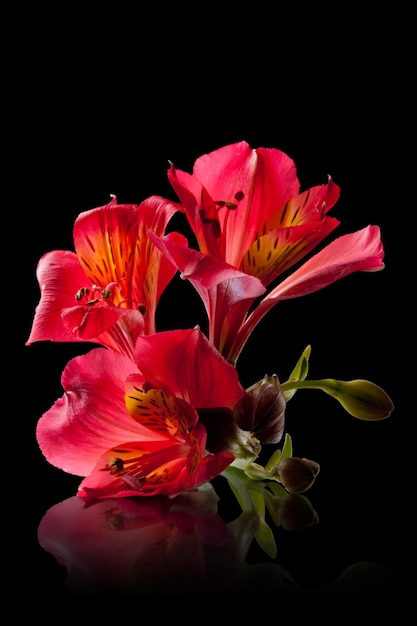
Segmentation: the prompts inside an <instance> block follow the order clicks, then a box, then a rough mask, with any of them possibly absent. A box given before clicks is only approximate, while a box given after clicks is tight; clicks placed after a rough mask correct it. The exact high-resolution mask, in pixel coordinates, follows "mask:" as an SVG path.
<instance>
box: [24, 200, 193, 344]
mask: <svg viewBox="0 0 417 626" xmlns="http://www.w3.org/2000/svg"><path fill="white" fill-rule="evenodd" d="M179 208H180V206H179V205H178V204H176V203H172V202H169V201H168V200H165V199H163V198H161V197H159V196H151V197H149V198H147V199H146V200H144V201H143V202H142V203H141V204H139V205H135V204H118V203H117V199H116V198H115V197H113V198H112V200H111V201H110V202H109V203H108V204H106V205H104V206H101V207H97V208H95V209H91V210H89V211H85V212H83V213H81V214H80V215H79V216H78V218H77V219H76V221H75V223H74V229H73V238H74V247H75V252H72V251H69V250H53V251H52V252H48V253H46V254H45V255H44V256H43V257H42V258H41V259H40V261H39V264H38V267H37V272H36V274H37V279H38V282H39V286H40V289H41V298H40V301H39V304H38V306H37V308H36V311H35V316H34V320H33V325H32V329H31V332H30V336H29V339H28V341H27V343H26V345H30V344H32V343H34V342H35V341H44V340H50V341H60V342H69V341H71V342H82V341H84V342H85V341H88V342H93V343H99V344H101V345H104V346H107V347H110V348H112V349H114V350H117V351H119V352H121V353H123V354H126V355H127V356H132V354H133V347H134V344H135V340H136V338H137V336H139V335H143V334H151V333H153V332H155V310H156V306H157V304H158V301H159V298H160V296H161V294H162V292H163V291H164V289H165V288H166V286H167V285H168V283H169V282H170V281H171V279H172V278H173V275H174V273H175V268H173V267H172V264H171V263H169V262H168V261H167V259H166V258H165V257H164V256H163V255H161V252H160V251H159V250H158V249H157V248H155V246H154V245H153V244H152V242H151V241H150V240H149V239H148V237H147V231H148V230H149V229H151V230H152V231H153V232H154V233H157V234H158V235H160V236H162V235H164V234H165V230H166V227H167V225H168V223H169V221H170V219H171V217H172V216H173V215H174V213H175V212H176V211H178V210H179ZM167 239H168V240H169V241H172V242H175V243H176V244H177V245H179V246H180V247H181V246H183V245H186V239H185V237H184V236H183V235H181V234H180V233H176V232H172V233H170V234H168V235H167Z"/></svg>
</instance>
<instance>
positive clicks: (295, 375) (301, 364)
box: [283, 345, 311, 402]
mask: <svg viewBox="0 0 417 626" xmlns="http://www.w3.org/2000/svg"><path fill="white" fill-rule="evenodd" d="M310 354H311V346H310V345H309V346H307V347H306V348H305V349H304V351H303V353H302V355H301V356H300V358H299V359H298V361H297V363H296V366H295V367H294V369H293V371H292V372H291V374H290V377H289V379H288V381H287V382H294V381H297V380H305V379H306V378H307V374H308V367H309V366H308V360H309V358H310ZM296 391H297V389H289V390H288V391H283V393H284V398H285V400H286V402H288V401H289V400H291V398H292V397H293V395H294V394H295V392H296Z"/></svg>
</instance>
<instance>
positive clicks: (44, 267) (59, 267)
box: [26, 250, 87, 346]
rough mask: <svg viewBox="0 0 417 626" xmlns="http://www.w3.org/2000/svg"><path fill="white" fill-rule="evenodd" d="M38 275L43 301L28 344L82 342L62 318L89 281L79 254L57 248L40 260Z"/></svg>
mask: <svg viewBox="0 0 417 626" xmlns="http://www.w3.org/2000/svg"><path fill="white" fill-rule="evenodd" d="M36 276H37V279H38V283H39V287H40V290H41V297H40V300H39V304H38V306H37V307H36V311H35V316H34V320H33V324H32V328H31V331H30V335H29V338H28V340H27V342H26V345H27V346H29V345H30V344H32V343H34V342H35V341H47V340H49V341H63V342H64V341H72V342H75V341H82V339H80V338H79V337H76V336H74V335H73V333H72V332H71V329H69V328H68V327H67V326H66V325H64V324H63V322H62V319H61V311H62V309H66V308H69V307H73V306H74V305H75V304H76V300H75V294H76V293H77V291H78V290H79V289H80V287H82V286H83V285H84V284H85V283H86V282H87V277H86V275H85V273H84V270H83V268H82V267H81V265H80V262H79V261H78V258H77V255H76V254H75V253H74V252H70V251H69V250H53V251H52V252H48V253H46V254H44V255H43V256H42V257H41V259H40V260H39V263H38V266H37V269H36Z"/></svg>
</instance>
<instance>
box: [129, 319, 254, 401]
mask: <svg viewBox="0 0 417 626" xmlns="http://www.w3.org/2000/svg"><path fill="white" fill-rule="evenodd" d="M135 359H136V362H137V364H138V368H139V370H140V372H141V374H142V375H143V377H144V378H145V379H146V380H147V381H148V382H149V383H150V384H151V385H152V386H154V387H156V388H162V389H166V388H168V389H169V390H170V391H171V393H173V395H175V396H178V397H180V398H183V399H184V400H186V401H187V402H189V404H191V406H193V407H195V408H196V409H198V408H206V409H207V408H214V407H229V408H233V406H234V405H235V403H236V402H237V401H238V400H239V398H241V397H242V396H243V395H244V393H245V391H244V389H243V387H242V385H241V384H240V382H239V379H238V374H237V371H236V369H235V368H234V367H233V366H232V365H231V364H230V363H227V361H226V360H225V359H224V358H223V357H222V356H221V354H220V353H219V352H218V351H217V350H216V349H215V348H214V346H213V345H212V344H211V343H210V342H209V340H208V339H207V337H206V336H205V335H204V334H203V333H202V332H201V331H200V330H199V329H198V328H195V329H187V330H173V331H162V332H158V333H155V334H153V335H149V336H143V337H139V338H138V340H137V342H136V349H135Z"/></svg>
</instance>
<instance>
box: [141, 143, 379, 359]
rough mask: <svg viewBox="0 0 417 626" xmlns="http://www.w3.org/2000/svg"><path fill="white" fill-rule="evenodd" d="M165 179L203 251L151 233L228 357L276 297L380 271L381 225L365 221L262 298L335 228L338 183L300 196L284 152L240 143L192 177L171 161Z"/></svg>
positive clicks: (197, 167) (200, 164)
mask: <svg viewBox="0 0 417 626" xmlns="http://www.w3.org/2000/svg"><path fill="white" fill-rule="evenodd" d="M168 177H169V180H170V182H171V184H172V186H173V188H174V189H175V191H176V193H177V195H178V197H179V198H180V200H181V202H182V204H183V205H184V211H185V214H186V217H187V219H188V222H189V223H190V226H191V228H192V229H193V231H194V234H195V236H196V240H197V244H198V248H199V250H198V251H197V250H191V249H190V248H188V247H182V248H180V247H179V246H177V245H176V244H175V242H170V241H168V240H167V239H166V238H165V239H164V238H163V237H162V238H161V237H158V236H155V235H154V234H152V233H150V235H149V236H150V237H151V239H152V241H153V242H154V243H155V245H159V247H160V249H161V250H162V252H164V254H165V255H166V256H167V258H169V259H170V260H171V262H172V263H173V264H174V265H175V266H176V267H177V269H178V270H179V271H180V272H181V275H182V277H183V278H186V279H188V280H190V281H191V283H192V284H193V285H194V287H195V289H196V290H197V291H198V293H199V295H200V296H201V298H202V300H203V302H204V306H205V308H206V312H207V315H208V319H209V338H210V340H211V341H213V343H214V345H215V346H216V347H217V348H218V350H220V352H221V353H222V354H223V355H224V356H225V357H226V358H227V360H229V361H230V362H231V363H236V360H237V358H238V356H239V354H240V352H241V350H242V348H243V346H244V344H245V343H246V341H247V339H248V337H249V335H250V334H251V332H252V331H253V329H254V327H255V325H256V324H257V323H258V322H259V320H260V318H261V317H263V316H264V315H265V313H266V312H267V311H268V310H269V309H270V308H271V307H272V306H274V305H275V304H276V303H277V302H278V300H282V299H285V298H294V297H297V296H300V295H304V294H306V293H311V292H313V291H315V290H318V289H322V288H323V287H325V286H326V285H329V284H331V283H333V282H335V281H336V280H339V279H340V278H342V277H343V276H346V275H348V274H350V273H351V272H355V271H373V270H377V269H382V268H383V267H384V265H383V262H382V259H383V248H382V244H381V240H380V232H379V229H378V227H377V226H368V227H367V228H365V229H363V230H362V231H358V232H356V233H353V234H350V235H346V236H345V237H340V238H339V239H338V240H336V241H334V242H333V243H332V244H330V245H329V246H328V247H327V248H325V249H324V250H323V251H321V252H319V253H318V254H317V255H316V256H315V257H313V258H312V259H310V260H309V261H307V263H305V264H304V265H303V266H301V268H299V269H297V270H296V271H295V272H293V273H292V274H290V275H289V276H287V278H285V280H283V282H282V283H281V285H278V286H276V287H275V288H274V289H272V291H270V292H269V293H268V294H266V295H265V292H266V290H267V287H269V286H271V287H272V285H271V283H272V282H273V281H276V280H277V279H278V278H279V277H281V276H282V275H283V273H284V272H285V273H288V271H289V270H291V269H292V268H293V267H294V265H295V264H296V263H298V262H299V261H301V260H303V259H304V258H305V257H306V255H307V254H308V253H309V252H311V251H312V250H313V249H314V248H315V247H317V245H318V244H319V243H320V242H321V241H322V240H323V239H324V238H325V237H327V236H328V235H329V234H330V233H331V232H332V231H333V230H334V229H335V228H336V227H337V226H338V224H339V221H338V220H336V219H335V218H332V217H329V216H328V212H329V210H330V209H331V208H332V207H333V205H334V204H335V202H336V201H337V200H338V198H339V194H340V189H339V187H338V186H337V185H336V184H335V183H334V182H333V181H332V180H331V178H329V180H328V182H327V184H325V185H319V186H316V187H312V188H310V189H308V190H306V191H304V192H300V184H299V181H298V178H297V175H296V170H295V165H294V163H293V161H292V160H291V159H290V158H289V157H288V156H287V155H285V154H284V153H283V152H281V151H279V150H276V149H267V148H258V149H252V148H251V147H250V146H249V145H248V144H247V143H246V142H240V143H236V144H232V145H229V146H225V147H223V148H221V149H220V150H216V151H214V152H212V153H210V154H207V155H204V156H202V157H200V158H199V159H197V161H196V162H195V164H194V169H193V173H192V175H191V174H188V173H186V172H182V171H180V170H177V169H175V167H174V166H173V165H171V168H170V170H169V172H168ZM158 241H159V244H158ZM257 298H260V300H258V301H257V302H256V304H257V306H256V307H255V308H254V309H253V311H252V313H251V315H250V316H249V311H250V309H251V306H252V305H253V304H254V303H255V301H256V299H257Z"/></svg>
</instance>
